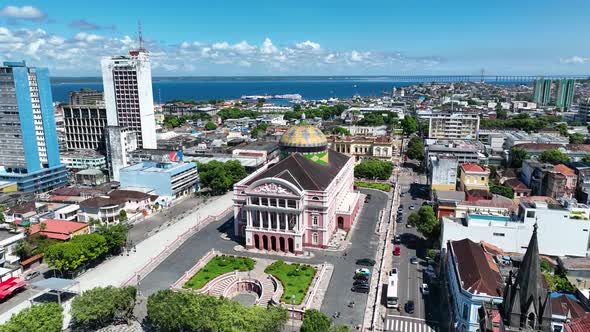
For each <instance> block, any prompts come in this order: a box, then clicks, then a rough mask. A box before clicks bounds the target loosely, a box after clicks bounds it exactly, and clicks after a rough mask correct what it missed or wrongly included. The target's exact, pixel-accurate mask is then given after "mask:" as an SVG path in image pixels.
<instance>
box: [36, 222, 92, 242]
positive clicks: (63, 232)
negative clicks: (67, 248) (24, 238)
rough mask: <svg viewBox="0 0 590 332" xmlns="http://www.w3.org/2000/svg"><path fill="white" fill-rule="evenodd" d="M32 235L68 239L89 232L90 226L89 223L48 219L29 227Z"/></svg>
mask: <svg viewBox="0 0 590 332" xmlns="http://www.w3.org/2000/svg"><path fill="white" fill-rule="evenodd" d="M29 232H30V234H31V235H36V234H37V235H41V236H46V237H47V238H50V239H54V240H60V241H67V240H70V239H71V238H72V237H73V236H76V235H81V234H89V233H90V227H89V225H88V224H87V223H82V222H74V221H68V220H60V219H46V220H43V221H41V222H40V223H37V224H33V225H31V227H29Z"/></svg>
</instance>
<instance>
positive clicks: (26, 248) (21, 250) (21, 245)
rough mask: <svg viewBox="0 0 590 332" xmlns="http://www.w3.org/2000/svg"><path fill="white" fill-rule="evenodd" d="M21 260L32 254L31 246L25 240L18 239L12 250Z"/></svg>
mask: <svg viewBox="0 0 590 332" xmlns="http://www.w3.org/2000/svg"><path fill="white" fill-rule="evenodd" d="M13 253H14V254H15V255H16V256H18V257H19V258H20V260H21V261H23V260H25V259H27V258H29V257H31V256H33V246H32V245H31V243H29V241H27V240H20V241H18V242H17V244H16V246H15V247H14V252H13Z"/></svg>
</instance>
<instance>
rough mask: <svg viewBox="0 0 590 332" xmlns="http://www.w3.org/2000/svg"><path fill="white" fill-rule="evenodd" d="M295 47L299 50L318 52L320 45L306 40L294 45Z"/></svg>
mask: <svg viewBox="0 0 590 332" xmlns="http://www.w3.org/2000/svg"><path fill="white" fill-rule="evenodd" d="M295 47H296V48H298V49H300V50H319V49H320V44H318V43H314V42H312V41H311V40H306V41H304V42H301V43H297V44H295Z"/></svg>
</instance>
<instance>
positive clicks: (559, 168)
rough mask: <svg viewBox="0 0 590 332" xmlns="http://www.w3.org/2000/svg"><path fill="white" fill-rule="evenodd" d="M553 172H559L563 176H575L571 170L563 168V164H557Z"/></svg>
mask: <svg viewBox="0 0 590 332" xmlns="http://www.w3.org/2000/svg"><path fill="white" fill-rule="evenodd" d="M553 170H554V171H556V172H559V173H561V174H563V175H565V176H575V175H576V172H574V170H573V169H571V168H569V167H567V166H565V165H564V164H559V165H557V166H555V167H553Z"/></svg>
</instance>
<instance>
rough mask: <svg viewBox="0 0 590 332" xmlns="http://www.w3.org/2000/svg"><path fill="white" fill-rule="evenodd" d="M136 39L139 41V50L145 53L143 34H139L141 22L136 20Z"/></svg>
mask: <svg viewBox="0 0 590 332" xmlns="http://www.w3.org/2000/svg"><path fill="white" fill-rule="evenodd" d="M137 39H138V40H139V50H140V51H143V52H145V48H144V47H143V33H142V32H141V20H137Z"/></svg>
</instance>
